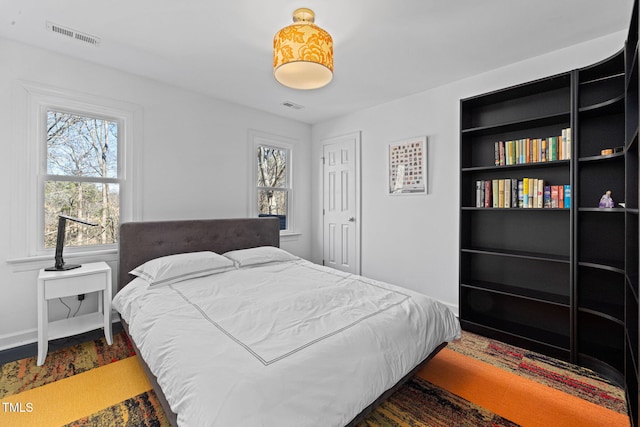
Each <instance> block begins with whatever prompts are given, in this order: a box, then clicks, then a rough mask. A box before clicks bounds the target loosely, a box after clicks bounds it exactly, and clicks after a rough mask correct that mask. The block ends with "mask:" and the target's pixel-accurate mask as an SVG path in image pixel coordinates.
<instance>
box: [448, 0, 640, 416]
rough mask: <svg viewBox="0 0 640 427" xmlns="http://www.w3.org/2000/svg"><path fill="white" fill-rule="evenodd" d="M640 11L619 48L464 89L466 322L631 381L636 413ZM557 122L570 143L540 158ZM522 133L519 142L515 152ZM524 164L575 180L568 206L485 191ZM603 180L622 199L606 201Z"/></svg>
mask: <svg viewBox="0 0 640 427" xmlns="http://www.w3.org/2000/svg"><path fill="white" fill-rule="evenodd" d="M637 15H638V1H637V0H636V1H635V4H634V10H633V14H632V20H631V25H630V31H629V35H628V38H627V44H626V45H625V47H624V49H622V50H620V51H619V52H617V53H615V54H614V55H612V56H611V57H609V58H606V59H604V60H602V61H600V62H598V63H596V64H593V65H591V66H588V67H584V68H581V69H577V70H573V71H570V72H567V73H561V74H558V75H554V76H550V77H548V78H543V79H538V80H535V81H533V82H529V83H523V84H520V85H516V86H512V87H509V88H505V89H501V90H496V91H493V92H490V93H487V94H484V95H478V96H474V97H470V98H466V99H462V100H461V101H460V274H459V277H460V283H459V289H460V301H459V307H460V319H461V323H462V325H463V328H465V329H468V330H471V331H475V332H477V333H481V334H484V335H487V336H490V337H494V338H496V339H501V340H504V341H506V342H510V343H512V344H514V345H519V346H522V347H526V348H529V349H531V350H534V351H541V352H543V353H546V354H548V355H551V356H553V357H558V358H561V359H564V360H567V361H570V362H572V363H578V364H582V365H584V366H588V367H590V368H592V369H595V370H597V371H599V372H600V373H603V374H605V375H607V376H609V377H610V378H612V379H614V380H616V381H618V380H619V381H621V382H623V383H624V384H625V386H626V389H627V399H628V402H629V408H630V415H631V418H632V424H633V426H634V427H639V426H638V389H639V388H638V374H639V372H640V369H639V367H638V363H639V362H640V354H639V352H638V333H639V328H638V318H639V317H640V315H639V306H638V295H639V286H638V261H639V258H640V255H639V252H640V251H639V243H638V240H639V239H638V236H639V229H640V226H639V219H640V214H639V213H638V212H639V211H638V209H639V201H638V199H639V187H640V186H639V183H638V169H639V168H638V163H639V162H638V145H639V143H638V135H639V131H638V129H639V122H640V119H639V108H638V99H639V89H638V88H639V86H640V85H639V82H640V79H639V76H640V74H639V73H638V61H639V60H638V44H639V43H638V16H637ZM566 129H570V134H567V133H565V130H566ZM556 135H559V136H561V137H560V139H558V141H559V142H558V144H563V145H560V147H561V148H559V149H558V151H557V157H553V156H550V157H547V158H548V159H558V158H559V159H562V160H553V161H548V162H533V161H531V160H533V159H534V156H533V154H531V153H534V152H535V153H536V154H538V155H537V156H536V158H537V159H540V155H539V154H540V152H539V151H534V149H533V148H532V147H533V145H529V144H530V142H532V141H533V140H534V139H535V140H538V141H540V140H545V144H547V142H550V141H553V143H554V146H556V145H555V144H556V139H555V138H554V136H556ZM567 140H569V143H567V142H566V141H567ZM523 141H524V145H522V144H523ZM514 142H515V144H516V145H515V147H516V148H515V151H516V156H515V157H514V156H513V154H511V157H508V155H507V153H513V151H512V149H511V147H513V145H512V144H513V143H514ZM503 147H504V148H503ZM523 147H524V148H523ZM539 147H540V145H538V149H539ZM547 147H548V146H547ZM550 152H551V151H550ZM523 153H524V154H523ZM527 154H530V157H527ZM514 158H515V159H516V161H514ZM502 163H504V164H502ZM525 178H526V179H528V180H532V179H533V180H537V182H541V181H543V182H544V184H543V185H544V186H562V187H563V188H565V189H568V190H569V191H570V199H568V201H569V202H570V203H569V205H568V207H567V208H564V207H562V208H560V207H558V208H543V207H540V206H537V207H535V208H534V207H531V208H523V207H515V208H514V207H512V206H513V201H514V200H516V201H517V200H518V198H517V197H514V195H513V193H511V195H512V198H511V200H510V202H511V203H509V204H508V207H502V206H504V204H502V205H501V204H500V203H498V204H495V205H494V203H493V199H492V200H491V203H490V204H488V202H487V200H488V199H487V194H490V196H489V197H491V198H493V196H494V195H495V194H497V195H498V196H503V197H505V198H506V196H507V194H508V193H507V190H506V189H507V188H509V187H510V188H513V182H516V183H517V184H518V183H519V181H520V180H522V181H524V179H525ZM501 181H504V182H503V184H504V185H503V187H504V190H501V189H500V186H498V187H497V188H498V192H497V193H496V192H495V190H494V187H493V185H494V183H495V182H498V184H500V182H501ZM507 181H511V185H509V183H508V182H507ZM530 182H531V181H530ZM534 182H535V181H534ZM489 185H491V191H488V190H489V189H488V186H489ZM565 186H566V187H565ZM536 188H540V187H536ZM483 190H484V191H483ZM544 190H546V188H545V189H544ZM607 191H611V197H612V198H613V200H614V202H615V207H613V208H599V207H598V205H599V202H600V199H601V197H602V195H603V194H605V192H607ZM538 194H540V192H538ZM536 200H539V198H537V199H536ZM619 203H624V207H623V206H620V205H619ZM542 212H545V213H542Z"/></svg>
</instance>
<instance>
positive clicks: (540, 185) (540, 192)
mask: <svg viewBox="0 0 640 427" xmlns="http://www.w3.org/2000/svg"><path fill="white" fill-rule="evenodd" d="M536 191H537V193H538V195H537V197H536V206H535V207H536V208H543V207H544V179H538V186H537V188H536Z"/></svg>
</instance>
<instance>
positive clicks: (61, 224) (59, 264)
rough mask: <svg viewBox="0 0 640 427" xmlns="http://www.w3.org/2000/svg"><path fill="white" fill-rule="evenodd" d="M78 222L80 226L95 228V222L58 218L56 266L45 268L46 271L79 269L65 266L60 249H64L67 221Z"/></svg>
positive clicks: (77, 265)
mask: <svg viewBox="0 0 640 427" xmlns="http://www.w3.org/2000/svg"><path fill="white" fill-rule="evenodd" d="M68 219H69V220H71V221H75V222H79V223H80V224H85V225H92V226H96V225H98V224H96V223H95V222H89V221H85V220H84V219H80V218H74V217H72V216H67V215H60V217H59V218H58V237H57V240H56V265H54V266H53V267H47V268H45V270H46V271H65V270H72V269H74V268H78V267H80V264H65V263H64V260H63V259H62V249H63V248H64V238H65V228H66V226H67V220H68Z"/></svg>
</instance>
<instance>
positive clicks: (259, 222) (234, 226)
mask: <svg viewBox="0 0 640 427" xmlns="http://www.w3.org/2000/svg"><path fill="white" fill-rule="evenodd" d="M256 246H277V247H279V246H280V221H279V220H278V218H275V217H265V218H239V219H198V220H178V221H142V222H125V223H122V224H120V236H119V252H118V257H119V266H118V290H120V289H122V288H123V287H124V286H126V285H127V283H129V282H130V281H131V280H132V279H133V276H131V275H130V274H129V271H131V270H133V269H134V268H136V267H137V266H139V265H141V264H143V263H145V262H147V261H149V260H151V259H154V258H158V257H161V256H165V255H174V254H179V253H184V252H197V251H213V252H217V253H219V254H222V253H224V252H227V251H231V250H234V249H247V248H253V247H256Z"/></svg>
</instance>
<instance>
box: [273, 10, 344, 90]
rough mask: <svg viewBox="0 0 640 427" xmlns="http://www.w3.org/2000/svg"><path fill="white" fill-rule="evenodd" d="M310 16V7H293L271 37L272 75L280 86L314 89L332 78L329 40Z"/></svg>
mask: <svg viewBox="0 0 640 427" xmlns="http://www.w3.org/2000/svg"><path fill="white" fill-rule="evenodd" d="M314 20H315V14H314V13H313V11H312V10H311V9H307V8H300V9H296V10H295V11H294V12H293V24H292V25H289V26H288V27H285V28H283V29H281V30H280V31H278V32H277V33H276V35H275V36H274V38H273V75H274V77H275V78H276V80H277V81H278V82H280V83H281V84H283V85H284V86H287V87H290V88H293V89H303V90H304V89H318V88H321V87H323V86H325V85H327V84H328V83H329V82H330V81H331V79H332V78H333V40H332V39H331V35H330V34H329V33H328V32H326V31H325V30H323V29H322V28H320V27H318V26H317V25H315V24H314Z"/></svg>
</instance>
